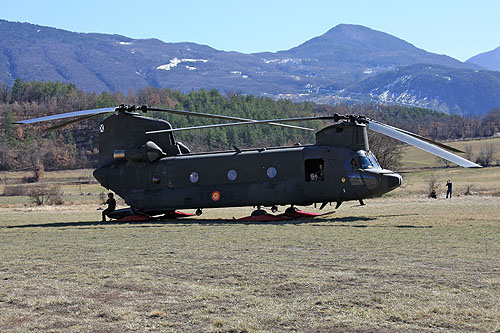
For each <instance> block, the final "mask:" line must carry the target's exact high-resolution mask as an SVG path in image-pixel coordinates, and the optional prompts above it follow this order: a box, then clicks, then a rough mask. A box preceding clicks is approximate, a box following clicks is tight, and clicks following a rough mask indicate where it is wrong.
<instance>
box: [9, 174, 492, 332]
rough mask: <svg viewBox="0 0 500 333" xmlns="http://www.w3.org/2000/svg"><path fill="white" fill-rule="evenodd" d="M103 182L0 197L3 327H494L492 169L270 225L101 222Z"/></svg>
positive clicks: (216, 219) (410, 179)
mask: <svg viewBox="0 0 500 333" xmlns="http://www.w3.org/2000/svg"><path fill="white" fill-rule="evenodd" d="M430 173H434V174H435V175H436V176H437V177H438V178H439V179H440V180H441V181H442V183H443V184H442V185H443V186H442V189H441V191H440V192H438V196H439V199H436V200H435V199H427V198H426V197H425V194H424V189H425V180H426V179H427V178H428V177H429V174H430ZM82 174H83V175H85V174H88V171H81V172H80V173H79V172H77V171H75V175H74V176H73V177H81V175H82ZM46 176H47V177H49V178H50V179H58V178H59V179H62V178H64V177H63V175H62V174H57V173H56V174H51V173H47V175H46ZM448 178H451V179H452V181H453V183H454V193H455V196H454V198H453V199H452V200H446V199H443V195H444V191H445V186H444V184H445V182H446V179H448ZM3 179H11V177H6V176H5V175H3ZM471 183H472V184H473V185H474V189H475V191H476V195H473V196H465V195H463V193H462V191H463V190H465V187H466V185H468V184H471ZM101 191H102V189H101V188H100V187H99V186H98V185H95V184H83V185H81V186H80V185H65V186H64V192H65V195H66V196H65V201H66V202H73V204H71V205H69V204H66V205H64V206H49V207H40V208H37V207H31V206H27V205H26V202H24V201H23V200H24V199H23V198H22V197H0V331H1V332H19V331H44V332H45V331H48V332H50V331H52V332H75V331H78V332H79V331H92V332H95V331H97V332H99V331H106V332H107V331H111V332H121V331H162V332H164V331H166V332H168V331H172V332H178V331H214V332H258V331H275V332H276V331H277V332H280V331H311V332H331V331H336V332H398V331H400V332H442V331H446V332H463V331H471V332H500V256H499V255H498V254H499V253H500V241H499V240H500V218H499V216H500V205H499V198H498V195H499V194H500V168H498V167H497V168H485V169H480V170H466V169H459V168H448V169H429V170H423V171H417V172H413V173H408V174H404V186H403V187H401V188H399V189H397V190H396V191H394V192H392V193H391V195H390V196H388V197H385V198H381V199H373V200H367V201H366V203H367V205H366V206H358V205H356V204H355V203H344V204H343V205H342V206H341V207H340V209H339V210H338V211H337V212H336V213H334V214H329V215H325V216H322V217H317V218H310V219H302V220H294V221H287V222H279V223H278V222H275V223H237V222H234V221H233V220H232V217H233V216H235V217H240V216H243V215H247V214H249V212H250V211H251V208H241V209H214V210H205V211H204V214H203V215H202V216H200V217H194V218H190V219H184V220H177V221H160V222H146V223H106V224H102V223H99V222H97V221H99V219H100V212H99V211H97V210H96V207H97V205H96V204H97V202H98V196H97V194H98V193H99V192H101ZM81 193H84V194H85V195H81ZM88 193H90V195H88ZM495 195H496V196H495ZM2 200H3V201H2ZM328 208H329V209H330V210H331V209H332V208H333V207H327V208H326V209H325V210H328ZM306 210H310V211H314V209H313V208H312V207H309V208H307V209H306Z"/></svg>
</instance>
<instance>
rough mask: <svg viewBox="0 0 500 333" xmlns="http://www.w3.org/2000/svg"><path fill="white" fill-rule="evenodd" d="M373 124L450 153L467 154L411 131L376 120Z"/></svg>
mask: <svg viewBox="0 0 500 333" xmlns="http://www.w3.org/2000/svg"><path fill="white" fill-rule="evenodd" d="M371 121H372V122H375V123H377V124H381V125H384V126H386V127H390V128H392V129H394V130H396V131H399V132H402V133H405V134H408V135H410V136H413V137H414V138H417V139H420V140H422V141H425V142H427V143H430V144H432V145H435V146H438V147H441V148H443V149H445V150H448V151H452V152H454V153H465V152H464V151H461V150H460V149H457V148H454V147H451V146H448V145H445V144H444V143H441V142H437V141H434V140H431V139H428V138H426V137H423V136H420V135H418V134H415V133H412V132H409V131H406V130H404V129H401V128H397V127H393V126H391V125H387V124H383V123H379V122H376V121H374V120H371Z"/></svg>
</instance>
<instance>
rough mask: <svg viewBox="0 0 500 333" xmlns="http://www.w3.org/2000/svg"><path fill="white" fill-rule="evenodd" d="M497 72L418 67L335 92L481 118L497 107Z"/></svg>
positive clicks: (499, 84)
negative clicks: (478, 115)
mask: <svg viewBox="0 0 500 333" xmlns="http://www.w3.org/2000/svg"><path fill="white" fill-rule="evenodd" d="M499 87H500V72H492V71H486V70H472V69H465V70H464V69H457V68H454V69H452V68H449V67H445V66H442V65H429V64H420V65H412V66H406V67H402V68H401V69H398V70H394V71H388V72H385V73H382V74H379V75H375V76H371V77H367V78H366V79H364V80H361V81H359V82H357V83H356V84H354V85H352V86H350V87H348V88H346V89H344V90H342V91H340V92H338V94H337V96H339V97H344V98H349V99H351V100H353V99H354V100H359V101H369V102H377V103H384V104H402V105H413V106H420V107H424V108H429V109H433V110H440V111H444V112H446V113H458V114H462V113H464V112H463V111H464V110H468V111H469V112H468V114H481V113H482V112H481V110H491V109H493V108H495V107H498V106H499V105H500V103H499V102H500V91H499V90H498V88H499Z"/></svg>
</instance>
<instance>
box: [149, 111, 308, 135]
mask: <svg viewBox="0 0 500 333" xmlns="http://www.w3.org/2000/svg"><path fill="white" fill-rule="evenodd" d="M147 110H148V111H159V112H168V113H173V114H181V115H184V116H193V117H202V118H213V119H225V120H238V121H243V122H255V121H257V120H253V119H248V118H241V117H233V116H224V115H219V114H211V113H203V112H194V111H186V110H174V109H161V108H150V107H148V108H147ZM269 124H270V125H274V126H281V127H288V128H295V129H301V130H306V131H314V129H313V128H308V127H300V126H293V125H287V124H279V123H269Z"/></svg>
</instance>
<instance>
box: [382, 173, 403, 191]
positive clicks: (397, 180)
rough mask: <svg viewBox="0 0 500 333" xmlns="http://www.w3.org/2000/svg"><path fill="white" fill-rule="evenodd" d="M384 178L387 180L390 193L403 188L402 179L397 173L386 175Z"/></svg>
mask: <svg viewBox="0 0 500 333" xmlns="http://www.w3.org/2000/svg"><path fill="white" fill-rule="evenodd" d="M384 177H385V178H386V179H387V189H388V190H389V191H391V190H393V189H395V188H396V187H399V186H401V183H402V177H401V175H399V174H397V173H389V174H385V175H384Z"/></svg>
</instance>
